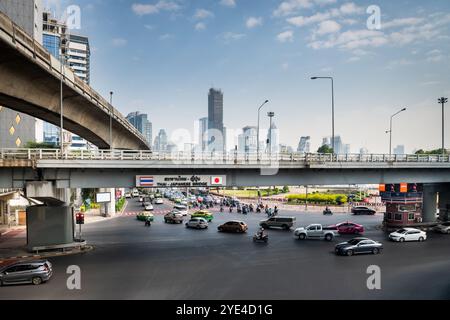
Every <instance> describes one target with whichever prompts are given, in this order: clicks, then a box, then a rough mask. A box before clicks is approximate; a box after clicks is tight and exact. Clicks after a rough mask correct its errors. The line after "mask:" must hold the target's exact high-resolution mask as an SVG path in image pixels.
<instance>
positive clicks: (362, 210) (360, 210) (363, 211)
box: [352, 207, 377, 216]
mask: <svg viewBox="0 0 450 320" xmlns="http://www.w3.org/2000/svg"><path fill="white" fill-rule="evenodd" d="M352 213H353V214H354V215H356V216H358V215H370V216H373V215H375V214H376V213H377V212H376V211H375V210H373V209H370V208H368V207H353V208H352Z"/></svg>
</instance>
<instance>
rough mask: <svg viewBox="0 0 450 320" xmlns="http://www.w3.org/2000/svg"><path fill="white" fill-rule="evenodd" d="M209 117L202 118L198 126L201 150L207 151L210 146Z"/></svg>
mask: <svg viewBox="0 0 450 320" xmlns="http://www.w3.org/2000/svg"><path fill="white" fill-rule="evenodd" d="M207 132H208V118H201V119H200V120H199V127H198V143H199V146H200V150H201V152H205V151H206V148H207V146H208V136H207Z"/></svg>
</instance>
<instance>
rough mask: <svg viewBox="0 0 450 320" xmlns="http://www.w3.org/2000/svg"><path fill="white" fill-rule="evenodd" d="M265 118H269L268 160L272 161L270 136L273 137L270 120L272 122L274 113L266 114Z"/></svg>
mask: <svg viewBox="0 0 450 320" xmlns="http://www.w3.org/2000/svg"><path fill="white" fill-rule="evenodd" d="M267 116H268V117H269V118H270V127H269V158H270V159H272V136H273V132H272V120H273V117H275V113H274V112H269V113H267Z"/></svg>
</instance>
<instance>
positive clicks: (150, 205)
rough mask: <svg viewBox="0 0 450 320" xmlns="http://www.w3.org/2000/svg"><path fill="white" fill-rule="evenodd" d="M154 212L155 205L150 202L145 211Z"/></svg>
mask: <svg viewBox="0 0 450 320" xmlns="http://www.w3.org/2000/svg"><path fill="white" fill-rule="evenodd" d="M153 210H154V208H153V205H152V204H151V203H150V202H147V203H146V204H145V211H153Z"/></svg>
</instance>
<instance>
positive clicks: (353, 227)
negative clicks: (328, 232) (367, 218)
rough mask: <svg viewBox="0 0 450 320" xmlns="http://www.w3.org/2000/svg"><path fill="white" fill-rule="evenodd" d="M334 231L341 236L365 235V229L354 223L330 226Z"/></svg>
mask: <svg viewBox="0 0 450 320" xmlns="http://www.w3.org/2000/svg"><path fill="white" fill-rule="evenodd" d="M329 228H332V229H334V230H337V231H338V232H339V234H361V233H364V227H363V226H362V225H360V224H357V223H353V222H342V223H339V224H336V225H334V226H330V227H329Z"/></svg>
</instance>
